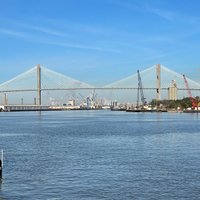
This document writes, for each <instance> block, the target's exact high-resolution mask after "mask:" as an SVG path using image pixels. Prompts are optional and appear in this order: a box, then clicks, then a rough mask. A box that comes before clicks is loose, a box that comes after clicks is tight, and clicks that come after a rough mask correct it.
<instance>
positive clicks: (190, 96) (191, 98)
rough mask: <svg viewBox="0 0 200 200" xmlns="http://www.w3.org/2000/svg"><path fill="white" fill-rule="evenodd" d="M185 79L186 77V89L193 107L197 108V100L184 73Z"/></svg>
mask: <svg viewBox="0 0 200 200" xmlns="http://www.w3.org/2000/svg"><path fill="white" fill-rule="evenodd" d="M183 79H184V82H185V86H186V89H187V92H188V96H189V98H190V101H191V103H192V108H193V109H195V108H196V107H198V105H197V102H196V101H195V99H194V97H192V92H191V90H190V87H189V84H188V81H187V79H186V76H185V75H184V74H183Z"/></svg>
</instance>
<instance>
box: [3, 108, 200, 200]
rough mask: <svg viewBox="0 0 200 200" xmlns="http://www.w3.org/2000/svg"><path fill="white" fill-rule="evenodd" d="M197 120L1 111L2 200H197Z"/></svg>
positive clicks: (199, 157)
mask: <svg viewBox="0 0 200 200" xmlns="http://www.w3.org/2000/svg"><path fill="white" fill-rule="evenodd" d="M199 121H200V116H198V114H189V113H187V114H186V113H126V112H114V111H113V112H111V111H63V112H62V111H57V112H51V111H49V112H18V113H14V112H11V113H0V149H3V150H4V170H3V178H4V179H3V182H2V183H1V184H0V200H9V199H11V200H12V199H13V200H18V199H19V200H23V199H24V200H27V199H29V200H32V199H33V200H40V199H41V200H46V199H47V200H62V199H69V200H71V199H72V200H73V199H75V200H76V199H77V200H83V199H84V200H85V199H91V200H96V199H120V200H121V199H125V200H126V199H159V200H162V199H166V200H169V199H190V200H191V199H195V200H196V199H199V198H200V126H199Z"/></svg>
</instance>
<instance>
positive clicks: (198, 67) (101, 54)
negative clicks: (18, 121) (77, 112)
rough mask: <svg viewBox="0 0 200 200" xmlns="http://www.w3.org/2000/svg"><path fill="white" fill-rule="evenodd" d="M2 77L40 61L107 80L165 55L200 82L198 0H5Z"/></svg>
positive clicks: (0, 1)
mask: <svg viewBox="0 0 200 200" xmlns="http://www.w3.org/2000/svg"><path fill="white" fill-rule="evenodd" d="M0 6H1V12H0V44H1V45H0V69H1V73H0V83H2V82H4V81H6V80H9V79H10V78H12V77H14V76H16V75H18V74H20V73H22V72H24V71H26V70H28V69H30V68H32V67H34V66H35V65H36V64H38V63H40V64H41V65H43V66H45V67H47V68H50V69H51V70H55V71H57V72H60V73H63V74H65V75H67V76H70V77H72V78H75V79H79V80H81V81H84V82H87V83H91V84H96V85H103V84H107V83H111V82H113V81H116V80H119V79H121V78H124V77H126V76H129V75H131V74H133V73H136V70H137V69H140V70H143V69H145V68H147V67H151V66H152V65H154V64H157V63H161V64H164V65H165V66H167V67H169V68H171V69H172V70H175V71H177V72H180V73H185V74H186V75H187V76H189V77H190V78H192V79H194V80H196V81H199V82H200V57H199V52H200V37H199V36H200V14H199V8H200V1H199V0H190V1H189V0H37V1H36V0H0Z"/></svg>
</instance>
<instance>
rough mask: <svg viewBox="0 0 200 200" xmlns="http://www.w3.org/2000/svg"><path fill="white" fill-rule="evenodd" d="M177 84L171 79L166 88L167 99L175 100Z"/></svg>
mask: <svg viewBox="0 0 200 200" xmlns="http://www.w3.org/2000/svg"><path fill="white" fill-rule="evenodd" d="M177 93H178V92H177V84H176V81H175V80H172V82H171V84H170V86H169V88H168V99H169V100H177Z"/></svg>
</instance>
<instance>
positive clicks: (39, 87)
mask: <svg viewBox="0 0 200 200" xmlns="http://www.w3.org/2000/svg"><path fill="white" fill-rule="evenodd" d="M41 103H42V95H41V67H40V64H38V65H37V105H39V106H40V105H41Z"/></svg>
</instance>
